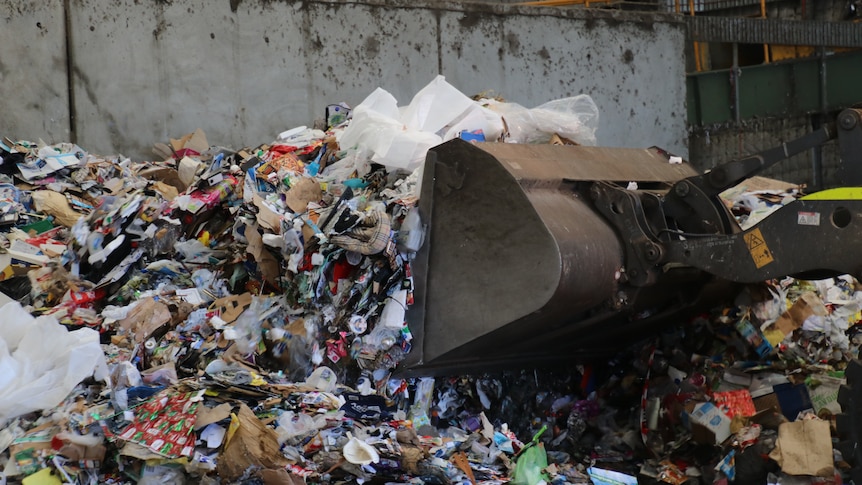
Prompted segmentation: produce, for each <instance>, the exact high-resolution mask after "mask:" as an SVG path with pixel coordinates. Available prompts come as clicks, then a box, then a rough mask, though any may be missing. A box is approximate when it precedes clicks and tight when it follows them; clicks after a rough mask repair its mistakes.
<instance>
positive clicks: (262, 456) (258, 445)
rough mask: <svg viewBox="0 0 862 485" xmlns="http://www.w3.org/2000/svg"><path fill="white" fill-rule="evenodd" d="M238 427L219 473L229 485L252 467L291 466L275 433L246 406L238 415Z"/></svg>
mask: <svg viewBox="0 0 862 485" xmlns="http://www.w3.org/2000/svg"><path fill="white" fill-rule="evenodd" d="M236 416H237V419H238V421H239V427H238V428H237V429H236V431H235V432H234V433H233V435H232V436H231V437H230V438H229V440H228V442H227V445H226V446H225V447H224V450H223V451H222V453H221V455H220V456H219V460H218V466H217V467H216V471H217V473H218V476H219V478H221V479H222V480H226V481H234V480H237V479H239V478H240V477H241V476H242V475H243V474H244V473H245V472H246V470H248V468H249V467H255V468H264V469H277V468H284V467H285V466H287V465H288V461H287V459H286V458H285V457H284V455H283V454H282V453H281V451H280V450H279V446H278V437H277V435H276V433H275V430H273V429H272V428H269V427H267V426H265V425H264V424H263V423H261V422H260V420H259V419H257V416H255V415H254V413H253V412H252V411H251V409H249V407H248V406H246V405H245V403H242V404H240V408H239V411H238V412H237V413H236Z"/></svg>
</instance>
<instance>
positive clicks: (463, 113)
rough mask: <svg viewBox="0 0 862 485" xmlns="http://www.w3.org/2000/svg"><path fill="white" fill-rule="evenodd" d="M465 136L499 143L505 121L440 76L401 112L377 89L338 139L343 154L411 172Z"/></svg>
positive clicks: (356, 112)
mask: <svg viewBox="0 0 862 485" xmlns="http://www.w3.org/2000/svg"><path fill="white" fill-rule="evenodd" d="M461 130H471V131H472V130H482V131H483V132H484V133H485V134H486V138H488V139H495V138H496V137H498V136H499V134H500V133H502V120H501V119H500V116H499V115H498V114H496V113H493V112H491V111H490V110H488V109H486V108H484V107H482V106H479V105H478V104H477V103H476V102H475V101H473V100H472V99H470V98H469V97H467V96H466V95H464V94H463V93H461V92H460V91H458V90H457V89H456V88H455V87H453V86H452V85H451V84H449V83H448V82H446V78H445V77H443V76H437V77H436V78H434V80H433V81H431V82H430V83H428V85H427V86H425V87H424V88H422V89H421V90H419V92H417V93H416V95H415V96H413V99H412V100H411V101H410V104H409V105H408V106H405V107H404V108H402V109H399V108H398V102H397V101H396V100H395V97H394V96H392V95H391V94H390V93H389V92H387V91H386V90H384V89H382V88H377V89H376V90H374V92H372V93H371V94H370V95H369V96H368V97H367V98H365V99H364V100H363V101H362V102H361V103H360V104H359V105H358V106H356V108H355V109H354V110H353V119H352V120H351V121H350V124H349V125H348V126H347V128H345V129H344V131H342V132H340V133H337V134H336V138H337V139H338V143H339V145H340V146H341V147H342V148H344V149H347V150H352V151H354V152H356V153H361V154H367V156H369V157H370V158H371V159H372V160H373V161H375V162H376V163H379V164H381V165H384V166H385V167H387V168H389V169H402V170H407V171H413V170H415V169H416V168H417V167H419V166H421V165H422V163H423V162H424V161H425V155H426V154H427V152H428V149H429V148H432V147H434V146H436V145H439V144H440V143H442V142H443V141H444V140H449V139H451V138H455V137H456V136H458V133H460V131H461Z"/></svg>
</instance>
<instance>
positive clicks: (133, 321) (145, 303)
mask: <svg viewBox="0 0 862 485" xmlns="http://www.w3.org/2000/svg"><path fill="white" fill-rule="evenodd" d="M170 321H171V311H170V309H169V308H168V306H167V305H165V304H164V303H162V302H160V301H156V300H155V299H154V298H144V299H142V300H140V303H138V304H137V305H135V307H134V308H132V309H131V311H129V314H128V315H127V316H126V318H124V319H122V320H120V327H122V328H123V329H125V330H126V331H127V332H131V333H132V334H133V335H134V339H135V342H136V343H141V342H143V341H144V340H146V339H148V338H149V337H150V335H152V334H153V332H155V331H156V330H158V329H159V328H160V327H161V326H163V325H165V324H167V323H168V322H170Z"/></svg>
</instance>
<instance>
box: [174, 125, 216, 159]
mask: <svg viewBox="0 0 862 485" xmlns="http://www.w3.org/2000/svg"><path fill="white" fill-rule="evenodd" d="M209 147H210V145H209V143H207V136H206V135H205V134H204V132H203V130H201V129H200V128H198V129H197V130H195V131H194V133H189V134H187V135H184V136H182V137H180V138H179V139H177V140H175V139H173V138H171V148H172V149H173V150H174V152H176V153H177V154H179V155H181V156H185V155H186V151H188V150H191V151H192V152H194V153H193V155H194V154H201V153H203V152H205V151H207V149H208V148H209Z"/></svg>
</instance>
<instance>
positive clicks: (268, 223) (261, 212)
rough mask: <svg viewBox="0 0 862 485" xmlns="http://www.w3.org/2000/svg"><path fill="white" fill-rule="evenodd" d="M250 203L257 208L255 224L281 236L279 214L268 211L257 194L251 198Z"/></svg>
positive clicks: (267, 207)
mask: <svg viewBox="0 0 862 485" xmlns="http://www.w3.org/2000/svg"><path fill="white" fill-rule="evenodd" d="M252 202H254V205H255V206H256V207H257V208H258V212H257V222H258V223H259V224H260V225H261V226H263V227H265V228H267V229H269V230H271V231H273V232H274V233H275V234H281V214H279V213H278V212H275V211H274V210H272V209H270V208H269V206H268V205H267V204H266V203H265V202H264V200H263V197H261V196H259V195H257V194H254V195H253V196H252Z"/></svg>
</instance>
